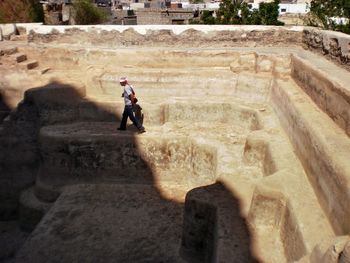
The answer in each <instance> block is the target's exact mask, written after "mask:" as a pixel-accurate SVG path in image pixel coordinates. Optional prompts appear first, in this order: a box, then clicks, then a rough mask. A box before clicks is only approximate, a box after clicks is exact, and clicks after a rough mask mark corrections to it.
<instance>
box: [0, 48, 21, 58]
mask: <svg viewBox="0 0 350 263" xmlns="http://www.w3.org/2000/svg"><path fill="white" fill-rule="evenodd" d="M17 52H18V49H17V47H4V48H0V56H3V55H12V54H15V53H17Z"/></svg>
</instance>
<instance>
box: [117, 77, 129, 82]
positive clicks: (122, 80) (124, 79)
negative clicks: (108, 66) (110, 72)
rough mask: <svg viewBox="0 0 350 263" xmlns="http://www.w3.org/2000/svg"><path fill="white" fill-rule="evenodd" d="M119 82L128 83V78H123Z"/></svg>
mask: <svg viewBox="0 0 350 263" xmlns="http://www.w3.org/2000/svg"><path fill="white" fill-rule="evenodd" d="M119 82H120V83H124V82H128V79H127V77H121V78H120V79H119Z"/></svg>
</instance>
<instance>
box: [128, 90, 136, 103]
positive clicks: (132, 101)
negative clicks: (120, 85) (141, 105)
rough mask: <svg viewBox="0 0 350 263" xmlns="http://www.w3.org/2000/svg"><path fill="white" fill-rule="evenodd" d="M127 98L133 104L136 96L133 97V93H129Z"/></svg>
mask: <svg viewBox="0 0 350 263" xmlns="http://www.w3.org/2000/svg"><path fill="white" fill-rule="evenodd" d="M129 99H130V100H131V103H132V104H135V99H136V97H135V94H134V93H131V94H130V95H129Z"/></svg>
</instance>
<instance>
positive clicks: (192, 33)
mask: <svg viewBox="0 0 350 263" xmlns="http://www.w3.org/2000/svg"><path fill="white" fill-rule="evenodd" d="M302 30H303V27H277V26H236V25H234V26H232V25H215V26H209V25H137V26H117V25H94V26H40V25H39V26H36V27H33V26H31V28H30V29H29V30H27V32H29V31H30V35H29V41H30V42H34V43H65V44H82V43H83V44H84V45H85V46H86V45H94V46H99V47H115V46H147V47H152V46H171V47H174V46H181V47H183V46H185V47H186V46H190V47H195V46H197V47H198V46H201V47H205V46H208V47H216V46H218V47H234V46H252V47H255V46H293V45H294V46H300V45H301V43H302Z"/></svg>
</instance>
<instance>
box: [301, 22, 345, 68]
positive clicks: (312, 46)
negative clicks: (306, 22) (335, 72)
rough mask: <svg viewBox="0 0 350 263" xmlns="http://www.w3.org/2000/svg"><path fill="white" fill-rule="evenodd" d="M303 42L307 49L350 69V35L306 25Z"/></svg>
mask: <svg viewBox="0 0 350 263" xmlns="http://www.w3.org/2000/svg"><path fill="white" fill-rule="evenodd" d="M303 44H304V46H305V47H306V48H307V49H309V50H311V51H316V52H317V53H321V54H322V55H324V56H326V57H327V58H329V59H332V60H334V61H336V62H338V63H339V64H342V65H343V66H345V67H346V68H347V69H348V70H350V35H347V34H343V33H340V32H334V31H326V30H321V29H318V28H311V27H305V28H304V31H303Z"/></svg>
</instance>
